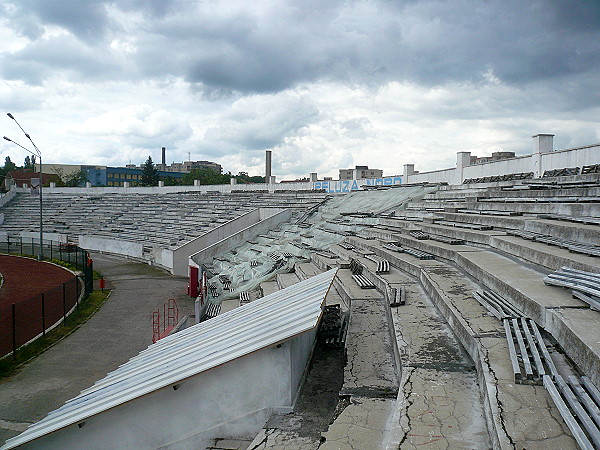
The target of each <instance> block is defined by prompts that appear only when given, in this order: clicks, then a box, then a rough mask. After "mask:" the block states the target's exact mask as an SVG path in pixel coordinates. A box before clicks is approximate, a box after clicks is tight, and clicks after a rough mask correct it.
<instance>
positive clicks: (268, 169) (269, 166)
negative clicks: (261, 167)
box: [265, 150, 271, 183]
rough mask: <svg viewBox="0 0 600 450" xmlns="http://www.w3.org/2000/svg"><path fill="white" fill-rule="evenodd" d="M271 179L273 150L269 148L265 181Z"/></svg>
mask: <svg viewBox="0 0 600 450" xmlns="http://www.w3.org/2000/svg"><path fill="white" fill-rule="evenodd" d="M270 179H271V150H267V156H266V160H265V181H266V182H267V183H268V182H269V180H270Z"/></svg>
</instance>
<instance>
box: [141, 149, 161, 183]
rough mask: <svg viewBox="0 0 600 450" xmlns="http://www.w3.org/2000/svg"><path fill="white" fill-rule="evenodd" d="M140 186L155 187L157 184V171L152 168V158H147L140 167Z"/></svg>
mask: <svg viewBox="0 0 600 450" xmlns="http://www.w3.org/2000/svg"><path fill="white" fill-rule="evenodd" d="M140 181H141V184H142V186H156V185H157V184H158V170H156V167H154V163H153V162H152V157H151V156H148V159H147V160H146V162H145V163H144V165H143V166H142V178H141V180H140Z"/></svg>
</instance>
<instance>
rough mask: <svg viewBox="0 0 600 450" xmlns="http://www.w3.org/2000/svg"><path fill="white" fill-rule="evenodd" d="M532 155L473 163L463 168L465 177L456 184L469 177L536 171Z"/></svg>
mask: <svg viewBox="0 0 600 450" xmlns="http://www.w3.org/2000/svg"><path fill="white" fill-rule="evenodd" d="M532 163H533V161H532V155H529V156H521V157H516V158H510V159H501V160H499V161H492V162H487V163H482V164H473V165H471V166H466V167H465V168H464V169H463V179H462V180H460V181H458V182H457V183H455V184H461V183H462V182H463V180H465V179H467V178H481V177H490V176H494V175H505V174H509V173H522V172H535V170H533V168H532Z"/></svg>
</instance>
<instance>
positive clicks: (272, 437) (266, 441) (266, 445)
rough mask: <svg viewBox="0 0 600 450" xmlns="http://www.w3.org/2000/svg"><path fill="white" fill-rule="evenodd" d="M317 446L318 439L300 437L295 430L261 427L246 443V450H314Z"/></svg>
mask: <svg viewBox="0 0 600 450" xmlns="http://www.w3.org/2000/svg"><path fill="white" fill-rule="evenodd" d="M318 448H319V441H315V440H314V439H312V438H309V437H302V436H300V435H299V434H298V433H297V432H295V431H290V430H280V429H275V428H263V429H262V430H260V431H259V433H258V434H257V435H256V438H254V440H253V441H252V442H251V443H250V445H248V449H247V450H265V449H278V450H316V449H318Z"/></svg>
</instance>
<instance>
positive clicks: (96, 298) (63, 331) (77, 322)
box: [0, 273, 110, 378]
mask: <svg viewBox="0 0 600 450" xmlns="http://www.w3.org/2000/svg"><path fill="white" fill-rule="evenodd" d="M94 275H95V274H94ZM98 275H100V274H99V273H98ZM100 276H101V275H100ZM109 294H110V291H109V290H108V289H104V293H103V292H102V291H99V290H98V291H93V292H92V293H91V294H90V295H89V296H88V297H87V299H85V300H84V301H83V302H81V303H80V304H79V311H77V310H75V311H74V312H73V313H72V314H71V315H69V316H68V317H67V320H66V322H65V323H62V324H60V325H58V326H57V327H56V328H54V329H53V330H52V331H49V332H47V333H46V335H45V336H42V337H40V338H38V339H36V340H35V341H33V342H32V343H30V344H28V345H26V346H24V347H21V348H20V349H18V350H17V358H16V359H14V358H13V355H12V354H10V355H8V356H6V357H5V358H4V359H2V360H0V378H6V377H9V376H11V375H13V374H15V373H16V372H17V371H18V369H19V368H20V367H21V366H22V365H23V364H25V363H26V362H28V361H30V360H31V359H33V358H35V357H36V356H38V355H41V354H42V353H44V352H45V351H46V350H47V349H49V348H50V347H52V346H53V345H54V344H56V343H57V342H59V341H61V340H62V339H64V338H65V337H67V336H68V335H69V334H71V333H73V332H74V331H75V330H77V328H79V327H80V326H81V325H83V324H84V323H85V322H86V321H87V320H88V319H89V318H90V317H92V316H93V315H94V313H95V312H96V311H98V309H100V307H101V306H102V304H103V303H104V302H105V301H106V299H107V298H108V296H109Z"/></svg>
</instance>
